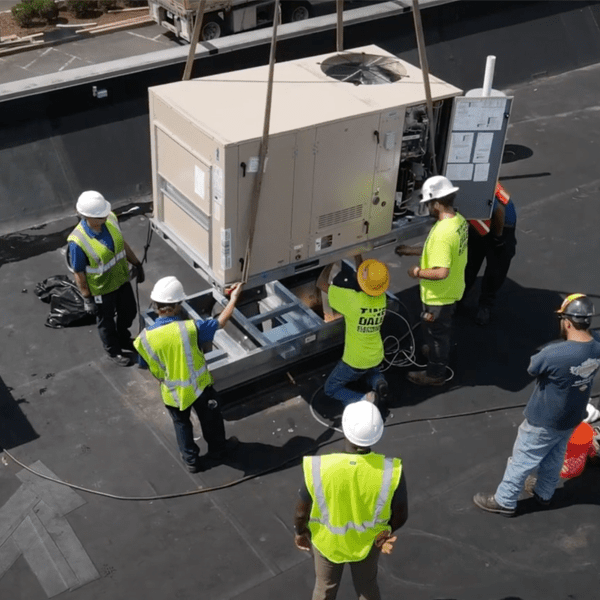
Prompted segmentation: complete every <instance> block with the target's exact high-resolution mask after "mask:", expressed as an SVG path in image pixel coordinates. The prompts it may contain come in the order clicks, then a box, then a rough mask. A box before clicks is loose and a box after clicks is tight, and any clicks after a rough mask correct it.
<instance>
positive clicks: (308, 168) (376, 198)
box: [150, 46, 460, 288]
mask: <svg viewBox="0 0 600 600" xmlns="http://www.w3.org/2000/svg"><path fill="white" fill-rule="evenodd" d="M346 57H357V59H358V60H359V61H364V62H365V63H379V64H381V65H392V67H393V69H395V70H396V71H397V72H398V73H402V76H400V77H399V79H397V80H395V81H392V82H386V83H385V84H383V85H355V84H353V83H348V82H345V81H339V80H337V79H335V78H334V77H333V76H332V75H331V74H330V72H325V71H324V65H326V64H330V63H331V60H333V61H334V67H335V68H337V64H336V62H335V61H338V59H340V60H343V59H344V58H346ZM342 67H343V65H342ZM342 67H340V68H342ZM267 75H268V68H267V67H266V66H265V67H258V68H253V69H247V70H243V71H238V72H235V73H225V74H220V75H215V76H210V77H206V78H200V79H196V80H192V81H186V82H177V83H172V84H167V85H162V86H158V87H154V88H151V89H150V119H151V142H152V170H153V186H154V203H155V214H154V219H153V224H154V226H155V228H156V229H157V230H158V231H159V232H160V233H161V235H163V236H164V237H165V239H167V240H168V241H169V243H171V244H172V245H173V246H174V247H176V248H177V249H178V250H179V251H180V252H181V253H182V254H183V255H184V256H185V257H187V258H188V261H189V262H190V263H191V264H192V265H193V266H194V267H196V268H197V269H198V270H199V272H200V273H201V274H202V275H203V276H204V277H205V278H206V279H207V280H209V281H210V282H211V283H212V284H214V285H216V286H217V287H221V288H222V287H224V286H226V285H227V284H230V283H232V282H234V281H237V280H239V278H240V275H241V272H242V266H243V259H244V254H245V250H246V244H247V240H248V230H249V226H250V219H251V214H250V211H251V209H250V202H251V197H252V190H253V186H254V181H255V178H256V174H257V171H258V168H259V165H258V155H259V146H260V140H261V136H262V128H263V118H264V109H265V97H266V88H267ZM274 81H275V82H274V90H273V105H272V112H271V126H270V138H269V154H268V159H267V162H266V164H265V165H264V174H263V182H262V189H261V196H260V203H259V207H258V212H257V217H256V230H255V238H254V246H253V249H252V255H251V261H250V269H249V285H252V284H255V285H258V284H263V283H266V282H268V281H272V280H274V279H277V278H280V277H281V276H285V275H289V274H292V273H293V272H294V270H301V269H302V268H304V267H306V268H308V267H311V266H317V265H320V264H327V262H330V261H331V260H333V259H338V258H339V257H340V256H342V255H344V256H351V254H352V253H353V251H354V253H356V252H358V251H361V250H364V249H368V247H369V246H368V244H373V243H375V242H376V241H377V240H378V239H379V238H381V236H385V235H386V234H389V232H390V230H391V228H392V219H393V211H394V198H395V191H396V183H397V179H398V168H399V163H400V161H401V149H402V136H403V128H404V119H405V114H406V110H407V108H408V107H411V106H420V105H423V104H424V102H425V92H424V86H423V82H422V74H421V72H420V70H419V69H418V68H416V67H414V66H413V65H410V64H409V63H406V62H404V61H401V60H400V59H397V58H396V57H394V56H393V55H391V54H389V53H387V52H385V51H383V50H381V49H380V48H378V47H377V46H368V47H365V48H359V49H355V50H352V51H348V52H346V53H342V54H341V55H337V54H335V53H334V54H327V55H322V56H317V57H311V58H306V59H301V60H297V61H290V62H286V63H278V64H277V65H276V66H275V80H274ZM431 90H432V96H433V99H434V101H439V100H447V99H452V98H453V97H454V96H457V95H458V94H460V90H459V89H457V88H455V87H453V86H451V85H449V84H447V83H444V82H442V81H440V80H439V79H437V78H435V77H432V78H431Z"/></svg>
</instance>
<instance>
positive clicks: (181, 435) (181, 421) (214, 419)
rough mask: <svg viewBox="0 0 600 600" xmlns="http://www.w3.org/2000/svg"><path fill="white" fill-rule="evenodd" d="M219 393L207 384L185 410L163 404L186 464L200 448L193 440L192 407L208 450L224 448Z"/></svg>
mask: <svg viewBox="0 0 600 600" xmlns="http://www.w3.org/2000/svg"><path fill="white" fill-rule="evenodd" d="M219 400H220V398H219V395H218V394H217V391H216V390H215V388H213V387H212V385H209V386H208V387H207V388H206V389H205V390H204V391H203V392H202V394H201V395H200V396H199V397H198V399H197V400H196V401H195V402H194V403H193V404H192V405H191V406H188V407H187V408H186V409H185V410H179V409H178V408H176V407H174V406H169V405H168V404H165V408H166V409H167V412H168V413H169V416H170V417H171V419H173V426H174V427H175V437H176V438H177V445H178V446H179V452H181V458H183V461H184V462H185V463H187V464H188V465H193V464H194V463H195V462H196V460H197V459H198V456H199V454H200V448H198V445H197V444H196V442H195V441H194V430H193V426H192V421H191V419H190V414H191V412H192V408H193V409H194V411H196V414H197V415H198V420H199V421H200V427H201V429H202V435H203V436H204V439H205V440H206V443H207V444H208V451H209V452H212V453H216V452H220V451H222V450H223V449H224V448H225V424H224V423H223V415H222V414H221V408H220V407H219Z"/></svg>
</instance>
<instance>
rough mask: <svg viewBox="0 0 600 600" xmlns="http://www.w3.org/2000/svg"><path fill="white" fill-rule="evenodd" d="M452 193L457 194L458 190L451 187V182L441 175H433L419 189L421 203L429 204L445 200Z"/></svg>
mask: <svg viewBox="0 0 600 600" xmlns="http://www.w3.org/2000/svg"><path fill="white" fill-rule="evenodd" d="M454 192H458V188H457V187H456V186H454V185H452V182H451V181H450V180H449V179H448V178H447V177H444V176H443V175H434V176H433V177H429V179H426V180H425V183H424V184H423V187H422V188H421V202H431V201H432V200H439V199H440V198H445V197H446V196H449V195H450V194H453V193H454Z"/></svg>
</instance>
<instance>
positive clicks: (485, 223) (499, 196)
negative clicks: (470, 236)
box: [469, 181, 510, 235]
mask: <svg viewBox="0 0 600 600" xmlns="http://www.w3.org/2000/svg"><path fill="white" fill-rule="evenodd" d="M494 196H495V197H496V200H498V202H500V204H503V205H504V206H506V205H507V204H508V203H509V202H510V194H509V193H508V192H507V191H506V190H505V189H504V188H503V187H502V184H501V183H500V182H499V181H498V182H496V189H495V191H494ZM469 224H470V225H471V226H472V227H473V229H475V231H476V232H477V233H478V234H479V235H487V234H488V233H489V232H490V225H491V224H492V220H491V219H469Z"/></svg>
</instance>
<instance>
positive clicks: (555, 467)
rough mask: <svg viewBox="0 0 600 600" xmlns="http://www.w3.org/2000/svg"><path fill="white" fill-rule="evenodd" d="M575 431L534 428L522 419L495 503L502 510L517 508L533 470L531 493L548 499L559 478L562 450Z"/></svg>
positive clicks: (564, 449)
mask: <svg viewBox="0 0 600 600" xmlns="http://www.w3.org/2000/svg"><path fill="white" fill-rule="evenodd" d="M574 429H575V428H574V427H573V428H571V429H565V430H561V429H553V428H551V427H534V426H533V425H531V424H530V423H529V422H528V421H527V419H525V420H524V421H523V422H522V423H521V425H520V426H519V432H518V434H517V439H516V440H515V445H514V447H513V452H512V456H511V457H510V458H509V459H508V464H507V465H506V471H505V472H504V477H503V478H502V481H501V482H500V485H499V486H498V489H497V490H496V495H495V498H496V502H497V503H498V504H500V506H504V507H505V508H516V506H517V499H518V498H519V494H520V493H521V490H522V489H523V486H524V485H525V480H526V479H527V476H528V475H529V474H530V473H531V472H532V471H534V470H535V468H536V467H537V483H536V484H535V489H534V491H535V493H536V494H537V495H538V496H539V497H540V498H542V499H543V500H550V498H552V495H553V494H554V490H555V489H556V486H557V484H558V480H559V479H560V470H561V469H562V466H563V462H564V459H565V451H566V450H567V444H568V443H569V438H570V437H571V434H572V433H573V431H574Z"/></svg>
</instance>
